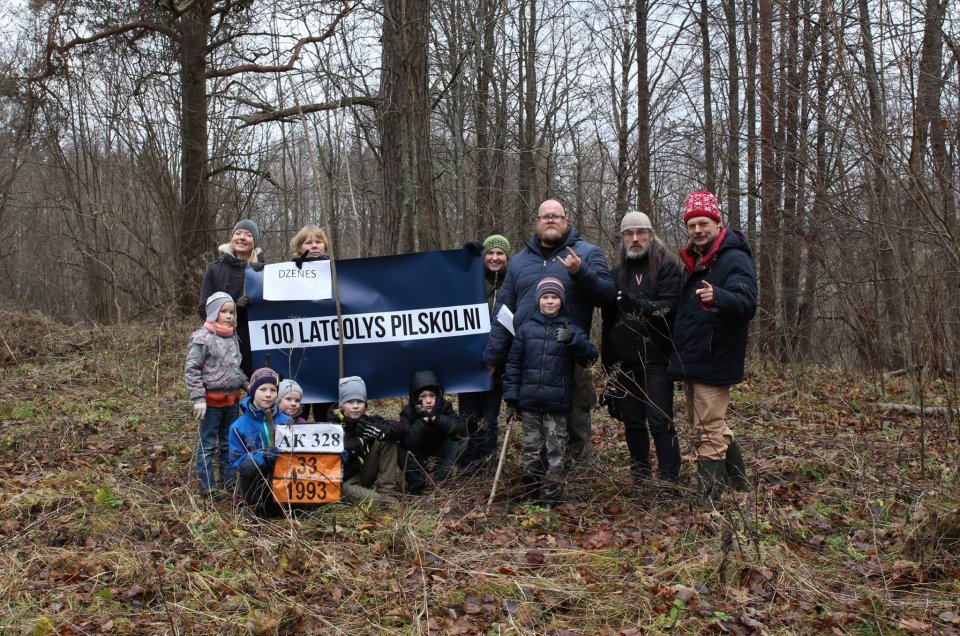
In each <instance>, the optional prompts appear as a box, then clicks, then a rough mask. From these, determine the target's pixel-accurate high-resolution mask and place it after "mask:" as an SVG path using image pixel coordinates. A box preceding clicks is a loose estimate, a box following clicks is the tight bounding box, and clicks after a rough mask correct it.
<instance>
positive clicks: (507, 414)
mask: <svg viewBox="0 0 960 636" xmlns="http://www.w3.org/2000/svg"><path fill="white" fill-rule="evenodd" d="M503 416H504V418H505V419H506V420H507V423H508V424H509V423H510V422H512V421H513V420H515V419H517V406H516V405H515V404H507V410H506V411H504V413H503Z"/></svg>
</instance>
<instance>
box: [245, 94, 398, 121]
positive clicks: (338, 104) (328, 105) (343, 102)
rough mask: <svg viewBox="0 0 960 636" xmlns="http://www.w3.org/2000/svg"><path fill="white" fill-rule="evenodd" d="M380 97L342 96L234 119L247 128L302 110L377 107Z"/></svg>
mask: <svg viewBox="0 0 960 636" xmlns="http://www.w3.org/2000/svg"><path fill="white" fill-rule="evenodd" d="M379 101H380V100H379V99H378V98H376V97H341V98H340V99H338V100H336V101H333V102H323V103H321V104H305V105H303V106H301V107H300V108H299V109H298V108H296V107H292V108H284V109H283V110H273V111H268V112H263V113H254V114H252V115H235V116H233V119H239V120H240V121H242V122H243V124H242V125H240V126H239V128H246V127H247V126H256V125H257V124H263V123H266V122H270V121H285V120H288V119H292V118H294V117H297V116H298V115H299V114H300V113H301V112H302V113H303V114H304V115H306V114H308V113H319V112H322V111H325V110H336V109H338V108H346V107H348V106H370V107H376V105H377V104H378V103H379Z"/></svg>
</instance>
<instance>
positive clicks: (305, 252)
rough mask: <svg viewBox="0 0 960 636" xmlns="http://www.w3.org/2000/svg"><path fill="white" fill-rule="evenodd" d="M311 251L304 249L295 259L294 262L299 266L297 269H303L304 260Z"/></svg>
mask: <svg viewBox="0 0 960 636" xmlns="http://www.w3.org/2000/svg"><path fill="white" fill-rule="evenodd" d="M309 253H310V252H309V251H304V252H303V254H301V255H300V256H298V257H297V258H295V259H293V264H294V265H296V266H297V269H303V261H304V259H305V258H307V254H309Z"/></svg>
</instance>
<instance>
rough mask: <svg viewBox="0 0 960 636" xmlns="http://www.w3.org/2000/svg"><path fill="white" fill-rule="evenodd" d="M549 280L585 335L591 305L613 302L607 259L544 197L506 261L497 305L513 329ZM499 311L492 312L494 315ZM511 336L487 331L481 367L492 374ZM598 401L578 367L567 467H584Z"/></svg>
mask: <svg viewBox="0 0 960 636" xmlns="http://www.w3.org/2000/svg"><path fill="white" fill-rule="evenodd" d="M548 277H553V278H557V279H559V280H560V282H562V283H563V286H564V289H565V290H566V305H565V307H566V309H567V311H568V312H569V314H570V316H571V318H572V319H573V321H574V322H576V323H577V325H579V326H580V328H581V329H583V331H584V332H586V333H587V334H588V335H589V333H590V325H591V323H592V321H593V309H594V307H602V306H604V305H606V304H608V303H610V302H612V301H613V300H614V298H615V296H616V288H615V286H614V284H613V278H611V277H610V270H609V268H608V267H607V260H606V259H605V258H604V257H603V252H602V251H601V250H600V248H598V247H597V246H596V245H592V244H590V243H588V242H586V241H584V240H583V239H582V238H580V233H579V232H577V230H576V229H574V228H573V226H571V225H570V222H569V221H568V220H567V215H566V213H565V211H564V209H563V206H562V205H560V202H559V201H555V200H553V199H548V200H546V201H544V202H543V203H541V204H540V208H539V210H538V211H537V219H536V227H535V231H534V235H533V236H532V237H530V239H529V240H528V241H527V243H526V246H525V247H524V249H523V250H521V251H520V252H519V253H518V254H517V255H516V256H514V257H513V259H512V260H511V262H510V269H509V270H508V271H507V276H506V278H505V279H504V281H503V290H502V291H501V292H500V303H499V306H506V307H507V308H509V309H510V311H511V312H513V327H514V329H515V330H517V329H519V328H520V326H521V325H522V324H523V322H524V321H525V320H526V319H527V318H529V317H530V316H532V315H533V314H534V313H535V312H537V311H539V309H538V305H537V285H538V284H539V283H540V281H541V280H543V279H544V278H548ZM499 311H500V310H499V307H498V309H497V310H496V312H495V315H496V313H498V312H499ZM511 340H512V336H511V335H510V332H509V331H507V329H506V328H504V327H503V325H501V324H499V323H495V324H494V325H492V327H491V331H490V338H489V340H488V342H487V349H486V351H485V352H484V356H483V359H484V363H486V365H487V368H488V369H489V370H490V372H491V373H494V372H495V371H496V369H497V368H498V367H501V368H502V367H503V365H504V362H505V361H506V358H507V354H508V353H509V351H510V343H511ZM595 401H596V394H595V393H594V390H593V378H592V377H591V373H590V370H589V369H587V368H582V367H577V369H576V371H575V373H574V396H573V411H572V412H571V413H570V417H569V419H568V421H567V436H568V439H567V459H568V462H567V463H568V465H572V464H573V463H574V462H576V463H581V464H587V463H589V461H590V459H591V450H592V449H591V447H590V437H591V435H592V429H591V426H590V409H592V408H593V405H594V402H595Z"/></svg>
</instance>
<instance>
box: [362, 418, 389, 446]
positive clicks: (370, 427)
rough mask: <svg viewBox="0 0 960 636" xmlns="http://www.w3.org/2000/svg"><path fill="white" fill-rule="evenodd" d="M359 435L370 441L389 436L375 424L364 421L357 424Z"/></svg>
mask: <svg viewBox="0 0 960 636" xmlns="http://www.w3.org/2000/svg"><path fill="white" fill-rule="evenodd" d="M357 434H358V435H359V436H360V437H363V438H365V439H367V440H370V441H372V440H379V439H383V438H385V437H386V436H387V433H386V431H384V430H383V429H382V428H380V427H379V426H377V425H376V424H374V423H373V422H367V421H366V420H362V421H360V422H359V423H358V424H357Z"/></svg>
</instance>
